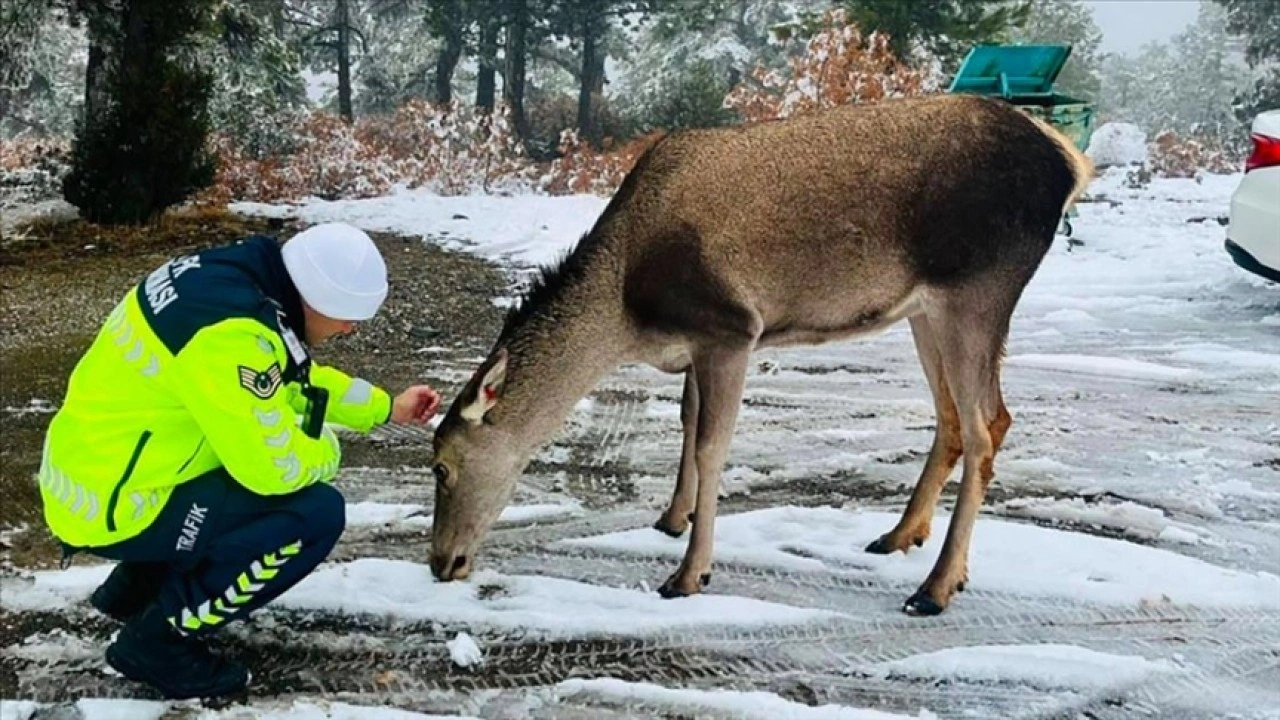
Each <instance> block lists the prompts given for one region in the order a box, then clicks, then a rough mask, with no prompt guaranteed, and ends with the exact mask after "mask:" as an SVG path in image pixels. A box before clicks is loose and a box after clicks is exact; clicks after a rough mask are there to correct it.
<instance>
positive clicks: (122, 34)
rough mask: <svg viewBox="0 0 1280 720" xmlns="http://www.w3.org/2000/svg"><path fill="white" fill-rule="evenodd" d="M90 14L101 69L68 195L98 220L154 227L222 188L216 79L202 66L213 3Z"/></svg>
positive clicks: (89, 92)
mask: <svg viewBox="0 0 1280 720" xmlns="http://www.w3.org/2000/svg"><path fill="white" fill-rule="evenodd" d="M86 6H88V12H89V17H88V20H89V28H90V35H91V41H92V43H93V44H94V46H95V47H97V48H98V52H99V53H100V63H101V64H100V66H99V68H98V69H97V71H95V73H92V74H90V79H89V80H88V81H87V82H86V111H85V116H84V117H83V118H82V121H81V123H80V127H79V132H78V133H77V136H76V139H75V144H74V146H73V149H72V169H71V172H70V173H69V174H68V175H67V177H66V178H65V180H64V181H63V195H64V197H65V198H66V200H67V201H68V202H69V203H71V204H72V205H75V206H76V207H78V208H79V209H80V213H81V215H82V216H83V217H85V218H86V219H88V220H90V221H93V222H99V223H139V222H144V221H147V220H150V219H151V218H153V217H155V216H156V215H158V214H159V213H160V212H161V211H163V210H164V209H165V208H167V207H170V206H172V205H175V204H177V203H179V202H181V201H183V200H184V199H186V198H187V197H188V196H189V195H190V194H191V193H192V192H194V191H195V190H197V189H199V188H202V187H205V186H207V185H208V184H209V183H210V182H211V181H212V180H213V169H214V168H213V161H212V158H211V157H210V156H209V154H208V152H207V149H206V145H205V139H206V136H207V134H208V131H209V112H208V101H209V95H210V92H211V90H212V86H213V78H212V74H211V73H210V72H209V70H208V69H207V68H204V67H202V66H201V64H200V62H199V60H198V56H199V44H200V38H201V36H202V34H204V33H207V32H208V31H209V27H210V24H211V21H212V17H213V14H212V7H213V2H212V0H181V1H180V2H178V1H175V0H116V2H105V1H104V2H96V3H86ZM90 101H92V102H90Z"/></svg>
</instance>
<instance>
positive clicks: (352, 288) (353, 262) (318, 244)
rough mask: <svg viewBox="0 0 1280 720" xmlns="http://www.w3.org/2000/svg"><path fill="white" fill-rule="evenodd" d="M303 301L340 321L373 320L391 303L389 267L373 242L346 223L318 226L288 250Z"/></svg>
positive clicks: (291, 243)
mask: <svg viewBox="0 0 1280 720" xmlns="http://www.w3.org/2000/svg"><path fill="white" fill-rule="evenodd" d="M281 254H282V255H283V256H284V266H285V269H287V270H288V271H289V277H291V278H292V279H293V284H294V285H295V286H296V287H297V288H298V293H299V294H300V295H302V299H303V300H304V301H306V303H307V304H308V305H310V306H311V307H312V309H314V310H315V311H316V312H319V313H320V314H322V315H326V316H328V317H331V318H333V319H335V320H368V319H369V318H371V317H373V316H374V315H375V314H376V313H377V312H378V308H379V307H381V306H382V301H383V300H385V299H386V298H387V265H386V263H385V262H383V260H382V254H381V253H379V252H378V247H377V246H376V245H374V244H373V240H371V239H370V238H369V236H368V235H366V234H365V233H364V231H363V230H361V229H359V228H356V227H353V226H351V225H348V224H346V223H323V224H320V225H314V226H312V227H309V228H307V229H306V230H303V231H302V232H300V233H298V234H297V235H294V236H293V237H292V238H290V239H289V240H288V241H287V242H286V243H285V244H284V247H283V248H282V251H281Z"/></svg>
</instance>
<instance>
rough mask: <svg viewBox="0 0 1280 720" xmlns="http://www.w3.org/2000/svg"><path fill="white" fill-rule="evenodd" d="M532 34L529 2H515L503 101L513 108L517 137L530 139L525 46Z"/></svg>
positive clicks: (510, 25) (521, 0)
mask: <svg viewBox="0 0 1280 720" xmlns="http://www.w3.org/2000/svg"><path fill="white" fill-rule="evenodd" d="M528 32H529V6H528V3H527V2H526V0H512V2H511V17H510V19H509V20H508V21H507V38H506V45H507V47H506V56H507V58H506V67H505V68H504V75H503V80H502V98H503V100H505V101H506V103H507V106H508V107H510V108H511V121H512V124H514V125H515V131H516V137H518V138H520V139H521V140H524V139H526V138H528V137H529V120H528V118H526V117H525V114H524V85H525V69H526V67H527V64H528V60H529V58H528V49H527V47H526V45H525V41H526V40H527V37H528Z"/></svg>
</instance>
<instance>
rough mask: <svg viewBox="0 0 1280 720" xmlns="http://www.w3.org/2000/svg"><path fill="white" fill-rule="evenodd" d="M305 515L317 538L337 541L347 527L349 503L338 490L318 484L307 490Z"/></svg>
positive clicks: (326, 484) (304, 500) (327, 485)
mask: <svg viewBox="0 0 1280 720" xmlns="http://www.w3.org/2000/svg"><path fill="white" fill-rule="evenodd" d="M303 492H304V493H306V497H305V498H304V499H303V502H304V504H305V505H306V508H305V510H304V515H305V517H306V519H307V525H308V526H309V527H310V528H311V529H312V534H313V535H315V536H316V537H317V538H324V539H332V540H335V541H336V540H337V539H338V537H339V536H340V535H342V531H343V529H345V528H346V526H347V501H346V498H344V497H342V493H341V492H339V491H338V489H337V488H335V487H334V486H332V485H330V484H328V483H316V484H314V485H312V486H310V487H308V488H307V489H306V490H304V491H303Z"/></svg>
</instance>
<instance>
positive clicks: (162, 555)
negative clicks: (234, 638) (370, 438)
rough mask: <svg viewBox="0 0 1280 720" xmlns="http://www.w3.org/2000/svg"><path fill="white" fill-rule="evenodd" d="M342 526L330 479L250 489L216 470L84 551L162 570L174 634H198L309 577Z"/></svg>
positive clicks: (342, 508)
mask: <svg viewBox="0 0 1280 720" xmlns="http://www.w3.org/2000/svg"><path fill="white" fill-rule="evenodd" d="M345 525H346V505H345V501H344V500H343V497H342V494H341V493H340V492H338V490H337V489H336V488H334V487H333V486H332V485H329V484H327V483H316V484H314V485H310V486H307V487H305V488H303V489H302V490H299V491H298V492H295V493H291V494H289V495H257V494H255V493H253V492H251V491H249V490H247V489H246V488H245V487H244V486H243V485H241V484H240V483H238V482H236V481H235V480H234V479H233V478H232V477H231V476H230V475H228V474H227V472H226V471H225V470H221V469H220V470H215V471H213V472H210V473H206V474H205V475H201V476H200V477H198V478H195V479H194V480H191V481H190V482H186V483H183V484H182V485H179V486H178V487H177V488H176V489H175V490H174V492H173V494H172V495H170V497H169V500H168V502H167V503H166V504H165V507H164V509H163V510H162V511H161V513H160V516H159V517H158V518H156V521H155V523H153V524H152V525H151V526H150V527H149V528H147V529H146V530H145V531H143V532H142V533H141V534H140V535H137V536H135V537H133V538H130V539H128V540H125V541H123V542H119V543H116V544H114V545H109V546H106V547H97V548H87V551H88V552H91V553H93V554H94V555H98V556H100V557H104V558H108V559H111V560H118V561H121V562H128V563H149V564H158V565H160V566H161V567H162V568H163V569H167V571H168V574H167V577H166V578H165V581H164V583H163V584H162V585H161V588H160V593H159V596H158V597H157V602H158V603H159V604H160V608H161V609H162V610H163V611H164V614H165V616H166V617H168V618H169V620H170V622H171V623H173V625H174V627H176V628H177V629H178V630H179V631H180V632H182V633H184V634H189V635H201V634H205V633H208V632H211V631H214V630H217V629H219V628H221V627H223V626H225V625H226V623H227V622H230V621H233V620H240V619H243V618H244V617H246V616H247V615H248V614H249V613H250V612H252V611H253V610H256V609H257V608H260V607H262V606H263V605H266V604H267V603H269V602H271V601H272V600H274V599H275V598H276V597H278V596H279V595H280V594H281V593H283V592H284V591H286V590H288V589H289V588H291V587H293V586H294V585H295V584H297V583H298V582H299V581H300V580H302V579H303V578H305V577H306V576H307V575H309V574H310V573H311V571H312V570H314V569H315V567H316V566H317V565H319V564H320V563H321V562H322V561H323V560H324V559H325V558H326V557H328V555H329V552H330V551H331V550H332V549H333V546H334V545H335V544H336V543H337V542H338V538H339V537H340V536H341V535H342V531H343V528H344V527H345Z"/></svg>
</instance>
